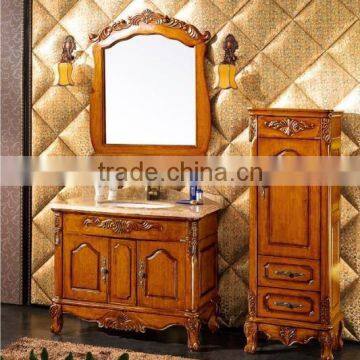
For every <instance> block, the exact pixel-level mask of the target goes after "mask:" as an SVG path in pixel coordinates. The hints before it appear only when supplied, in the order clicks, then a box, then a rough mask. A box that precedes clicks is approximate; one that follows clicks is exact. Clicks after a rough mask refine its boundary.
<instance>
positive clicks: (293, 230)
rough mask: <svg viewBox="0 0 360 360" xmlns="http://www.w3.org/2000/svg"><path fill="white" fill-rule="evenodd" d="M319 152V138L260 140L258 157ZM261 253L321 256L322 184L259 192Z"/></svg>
mask: <svg viewBox="0 0 360 360" xmlns="http://www.w3.org/2000/svg"><path fill="white" fill-rule="evenodd" d="M266 155H272V156H308V155H313V156H316V155H320V147H319V143H318V141H316V140H282V139H276V140H275V139H260V140H259V156H266ZM258 215H259V223H258V236H259V252H260V254H262V255H273V256H291V257H298V258H310V259H318V258H319V256H320V187H318V186H273V187H269V188H265V189H263V188H261V187H260V188H259V191H258Z"/></svg>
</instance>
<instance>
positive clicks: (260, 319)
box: [244, 109, 343, 360]
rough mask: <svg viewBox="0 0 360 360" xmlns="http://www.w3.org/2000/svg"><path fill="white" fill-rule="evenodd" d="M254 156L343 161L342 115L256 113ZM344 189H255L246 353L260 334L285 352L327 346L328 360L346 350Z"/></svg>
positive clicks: (253, 118) (252, 131)
mask: <svg viewBox="0 0 360 360" xmlns="http://www.w3.org/2000/svg"><path fill="white" fill-rule="evenodd" d="M250 115H251V116H250V124H249V133H250V141H251V149H252V155H253V156H338V155H340V134H341V117H342V114H341V113H337V112H332V111H325V110H295V109H253V110H250ZM339 201H340V189H339V187H327V186H273V187H267V186H265V187H261V186H258V187H252V188H251V195H250V274H249V296H248V300H249V316H248V319H247V321H246V323H245V328H244V330H245V335H246V337H247V345H246V347H245V351H246V352H249V353H254V352H256V348H257V338H258V333H259V332H262V333H265V335H266V336H267V338H269V339H274V340H280V341H281V342H282V343H284V344H285V345H292V344H294V343H301V344H306V343H308V342H309V341H310V340H311V339H314V338H315V339H318V340H319V342H320V343H321V348H322V350H321V359H323V360H332V359H333V350H339V349H341V348H342V340H341V332H342V326H343V317H342V314H341V310H340V283H339V264H340V254H339V231H340V227H339V223H340V209H339Z"/></svg>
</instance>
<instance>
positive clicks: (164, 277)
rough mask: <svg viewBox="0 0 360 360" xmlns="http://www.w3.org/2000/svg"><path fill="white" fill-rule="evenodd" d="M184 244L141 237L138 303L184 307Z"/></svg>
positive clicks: (163, 306) (150, 305) (162, 306)
mask: <svg viewBox="0 0 360 360" xmlns="http://www.w3.org/2000/svg"><path fill="white" fill-rule="evenodd" d="M185 252H186V250H185V247H184V244H181V243H165V242H150V241H139V243H138V296H139V304H140V305H142V306H149V307H153V308H165V309H167V308H176V309H183V308H184V304H185Z"/></svg>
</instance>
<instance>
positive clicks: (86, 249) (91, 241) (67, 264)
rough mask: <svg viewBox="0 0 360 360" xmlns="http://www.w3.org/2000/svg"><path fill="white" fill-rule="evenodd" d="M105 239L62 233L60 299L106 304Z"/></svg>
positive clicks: (106, 257) (107, 241) (106, 245)
mask: <svg viewBox="0 0 360 360" xmlns="http://www.w3.org/2000/svg"><path fill="white" fill-rule="evenodd" d="M108 243H109V240H108V239H107V238H98V237H95V236H84V235H70V234H66V236H65V237H64V244H63V261H64V264H63V270H64V298H67V299H75V300H84V301H97V302H106V301H107V277H108V250H109V248H108Z"/></svg>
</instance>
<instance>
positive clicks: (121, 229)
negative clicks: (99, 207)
mask: <svg viewBox="0 0 360 360" xmlns="http://www.w3.org/2000/svg"><path fill="white" fill-rule="evenodd" d="M90 225H95V226H96V227H98V228H102V229H109V230H112V231H113V232H115V233H117V234H129V233H131V232H132V231H148V230H151V229H155V230H160V231H162V229H163V227H162V225H161V224H158V223H154V222H150V221H147V220H141V221H135V220H124V219H120V220H114V219H105V220H100V219H99V218H98V217H91V218H87V219H85V220H84V226H90Z"/></svg>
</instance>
